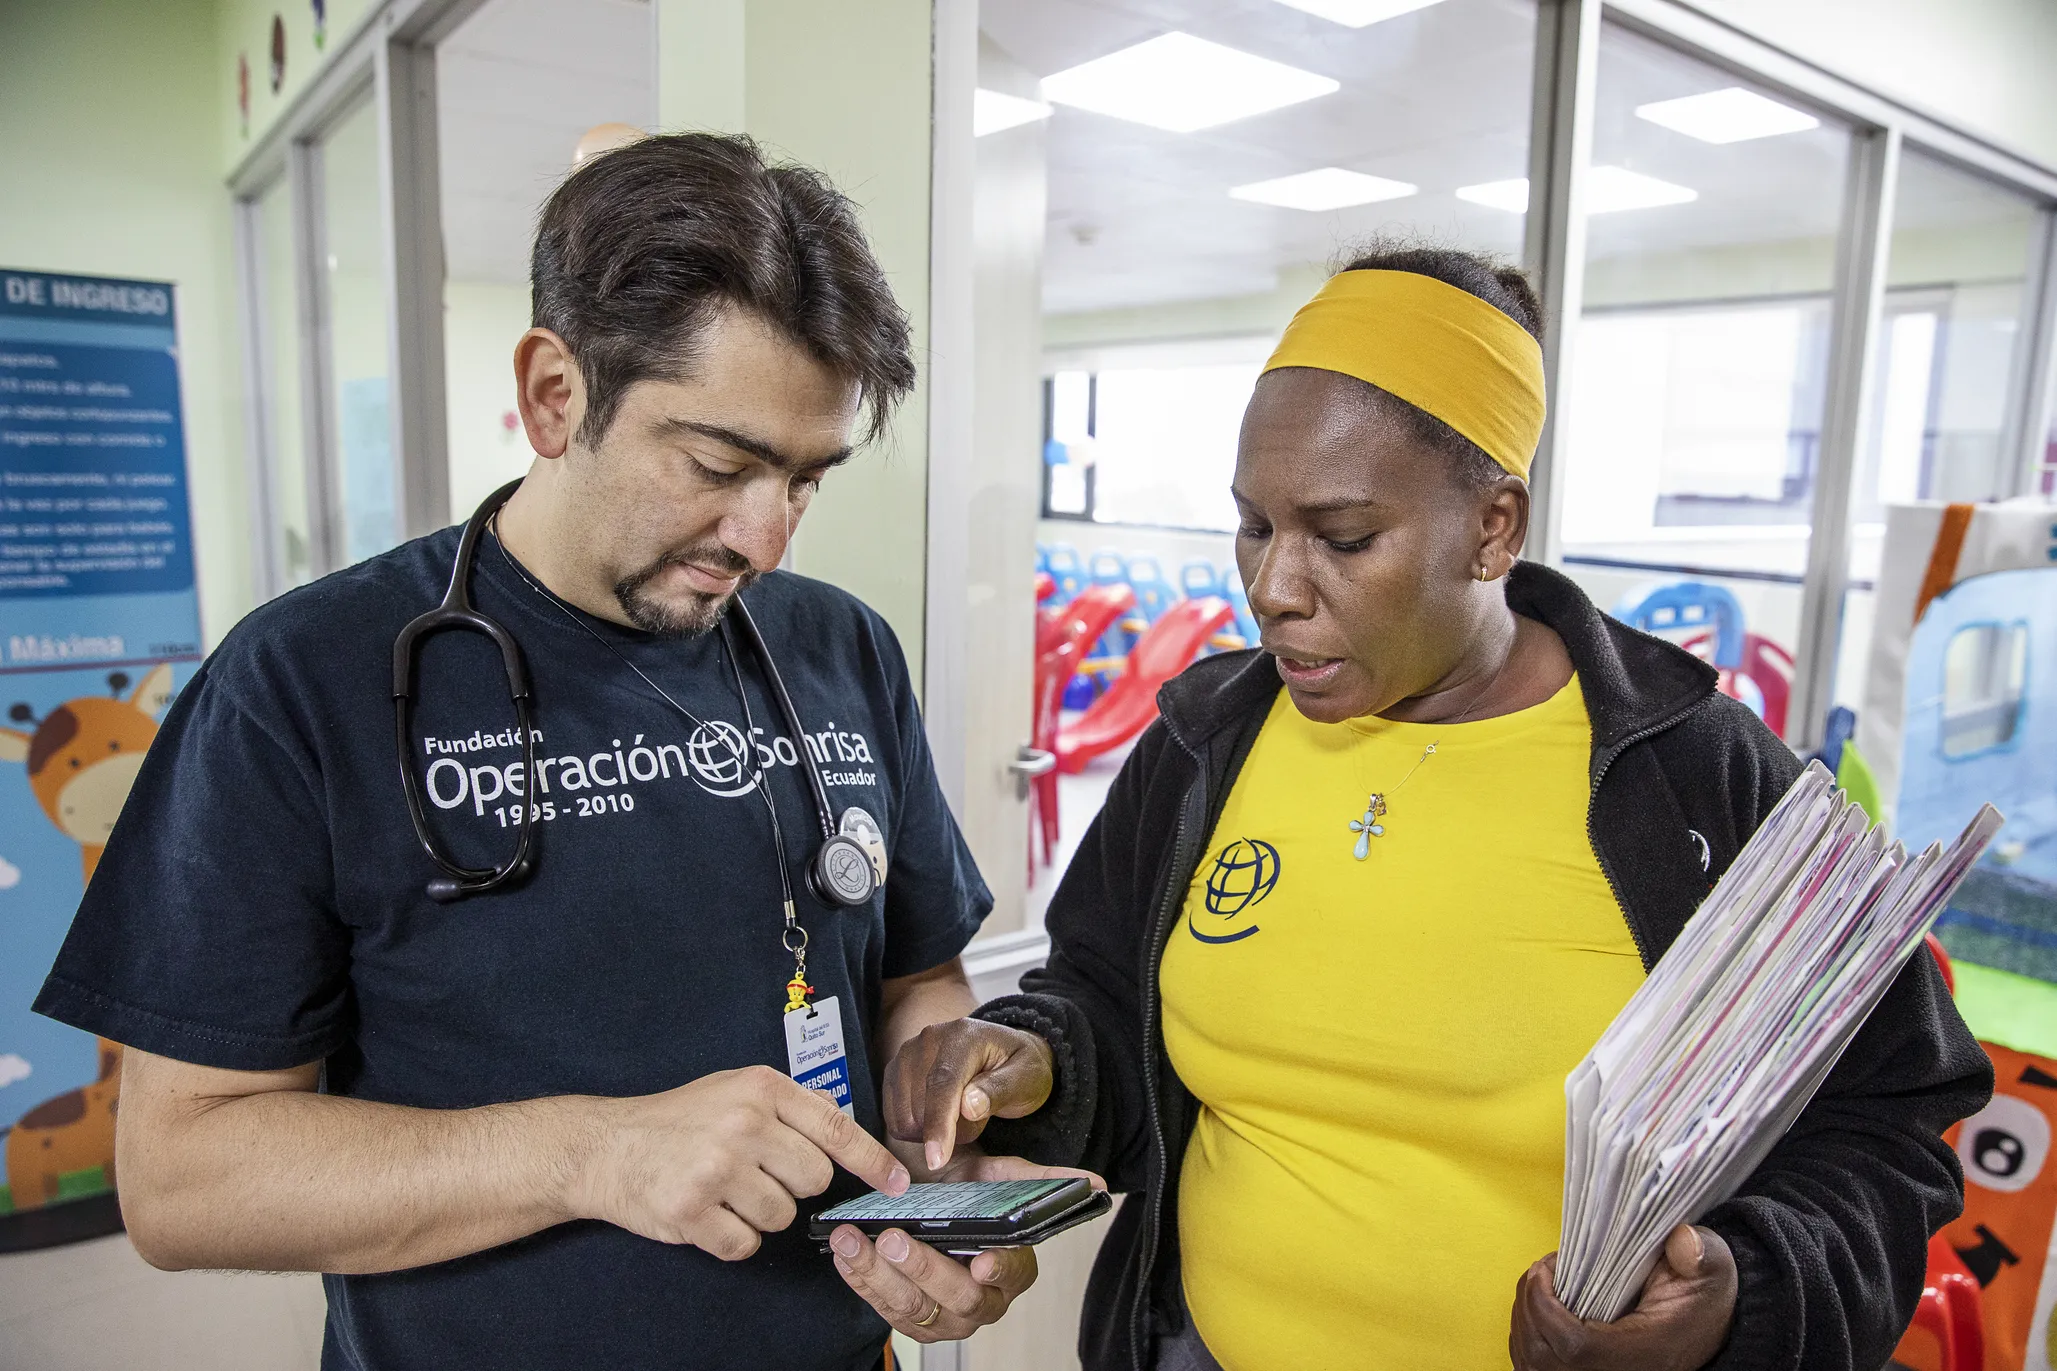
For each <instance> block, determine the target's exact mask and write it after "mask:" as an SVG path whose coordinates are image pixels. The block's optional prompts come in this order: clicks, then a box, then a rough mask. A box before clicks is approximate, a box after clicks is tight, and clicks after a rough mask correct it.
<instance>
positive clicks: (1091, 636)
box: [1036, 586, 1136, 691]
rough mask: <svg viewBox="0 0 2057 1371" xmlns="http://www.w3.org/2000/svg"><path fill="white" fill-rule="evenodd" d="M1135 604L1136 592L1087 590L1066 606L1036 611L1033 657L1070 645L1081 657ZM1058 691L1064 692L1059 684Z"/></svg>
mask: <svg viewBox="0 0 2057 1371" xmlns="http://www.w3.org/2000/svg"><path fill="white" fill-rule="evenodd" d="M1135 603H1136V592H1134V591H1133V590H1130V589H1129V588H1128V587H1127V586H1087V587H1086V588H1085V589H1084V590H1082V591H1080V592H1079V593H1078V595H1077V596H1076V597H1075V598H1074V599H1073V600H1072V601H1071V602H1070V603H1068V604H1062V605H1058V606H1056V607H1055V608H1053V609H1039V610H1037V611H1036V655H1037V656H1039V657H1040V656H1042V655H1043V654H1044V653H1046V652H1048V651H1049V650H1050V649H1051V648H1053V647H1055V646H1057V644H1059V643H1066V642H1069V643H1075V644H1077V645H1078V654H1079V656H1081V657H1083V656H1084V655H1085V653H1086V650H1087V649H1088V648H1090V647H1091V646H1092V645H1093V644H1094V643H1097V642H1099V641H1100V636H1101V635H1102V634H1104V633H1105V632H1107V630H1108V629H1109V628H1111V627H1113V625H1114V621H1115V620H1116V619H1119V618H1120V617H1121V616H1122V615H1124V614H1126V613H1128V612H1129V610H1131V609H1133V608H1134V607H1135ZM1066 679H1069V678H1068V677H1067V678H1066ZM1058 689H1059V690H1060V691H1061V690H1062V689H1063V683H1062V682H1060V683H1059V684H1058Z"/></svg>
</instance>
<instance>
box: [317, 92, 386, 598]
mask: <svg viewBox="0 0 2057 1371" xmlns="http://www.w3.org/2000/svg"><path fill="white" fill-rule="evenodd" d="M312 151H313V154H314V161H313V173H314V174H313V183H314V191H315V194H314V202H315V213H314V229H315V232H314V251H315V260H316V263H317V264H318V267H319V272H318V276H317V279H318V280H319V282H320V286H319V291H318V297H319V298H318V309H319V329H320V339H321V341H320V347H321V353H322V366H321V404H322V408H323V413H324V416H325V418H326V420H327V422H326V423H325V425H324V429H325V433H326V439H327V441H326V443H325V444H324V446H325V447H326V448H327V451H326V452H325V453H324V454H323V456H324V457H325V458H326V465H327V467H328V472H327V475H328V481H327V489H326V490H325V492H324V494H325V496H326V499H327V505H328V517H327V520H326V524H327V527H326V529H325V534H326V537H327V539H328V549H327V551H328V564H327V565H326V566H324V567H323V568H322V570H324V571H329V570H334V569H335V568H337V567H343V566H348V565H350V564H351V563H353V562H359V561H362V560H363V559H365V558H366V557H370V556H373V555H374V554H376V553H380V552H384V551H385V550H386V549H387V548H390V547H392V546H393V545H394V544H396V543H398V542H399V541H400V527H401V525H400V513H399V511H400V502H399V494H400V491H399V470H398V466H397V464H396V462H395V460H394V452H393V421H392V393H393V379H392V360H391V353H392V313H391V310H390V308H389V305H388V301H387V290H386V234H385V214H384V208H383V193H382V184H383V182H382V177H381V175H380V170H379V123H378V112H377V110H376V109H375V108H374V107H373V105H372V102H371V101H369V100H366V101H364V102H363V103H361V104H359V105H358V106H357V107H356V108H355V109H353V110H351V111H350V112H349V113H347V114H345V115H344V116H343V117H342V118H341V119H339V120H337V121H336V122H335V123H334V124H332V125H331V126H330V127H329V129H328V130H327V132H326V133H325V134H324V135H323V136H322V138H321V140H320V141H319V142H318V143H316V144H315V145H314V147H313V149H312Z"/></svg>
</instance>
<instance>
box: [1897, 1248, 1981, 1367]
mask: <svg viewBox="0 0 2057 1371" xmlns="http://www.w3.org/2000/svg"><path fill="white" fill-rule="evenodd" d="M1914 1327H1916V1328H1919V1329H1921V1330H1922V1331H1923V1332H1925V1333H1927V1334H1929V1335H1930V1336H1931V1337H1933V1338H1934V1339H1935V1340H1936V1344H1937V1346H1939V1347H1941V1348H1942V1349H1943V1371H1984V1367H1985V1364H1986V1330H1985V1313H1984V1308H1983V1300H1982V1297H1981V1296H1980V1294H1979V1288H1978V1279H1977V1278H1976V1277H1975V1276H1973V1275H1972V1274H1971V1272H1970V1271H1968V1270H1967V1269H1965V1265H1964V1259H1963V1258H1962V1257H1959V1256H1958V1255H1957V1253H1956V1252H1955V1251H1953V1250H1952V1249H1951V1247H1950V1244H1949V1243H1947V1242H1945V1241H1944V1240H1943V1235H1942V1234H1940V1233H1938V1234H1936V1235H1935V1236H1934V1237H1933V1238H1930V1239H1929V1240H1928V1275H1927V1276H1926V1277H1925V1278H1924V1279H1923V1281H1922V1286H1921V1299H1920V1300H1919V1301H1918V1302H1917V1303H1916V1304H1915V1306H1914Z"/></svg>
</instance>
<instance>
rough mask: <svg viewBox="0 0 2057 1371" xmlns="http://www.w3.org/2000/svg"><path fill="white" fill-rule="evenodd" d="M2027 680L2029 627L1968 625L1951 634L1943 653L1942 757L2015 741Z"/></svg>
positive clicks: (1957, 756)
mask: <svg viewBox="0 0 2057 1371" xmlns="http://www.w3.org/2000/svg"><path fill="white" fill-rule="evenodd" d="M2027 676H2028V625H2027V624H2025V623H2016V624H1966V625H1965V626H1964V627H1963V628H1960V629H1958V630H1957V631H1956V632H1955V633H1954V634H1952V635H1951V636H1950V645H1949V646H1948V647H1947V648H1945V649H1944V650H1943V729H1942V740H1943V755H1944V756H1945V757H1949V758H1952V759H1957V758H1963V757H1969V756H1972V755H1974V754H1976V753H1980V752H1989V751H1991V750H1993V749H1994V748H1999V747H2005V746H2006V745H2007V744H2008V743H2010V742H2012V741H2013V740H2014V732H2015V728H2016V726H2017V725H2018V724H2019V723H2020V722H2021V710H2022V699H2021V697H2022V687H2023V686H2024V685H2025V684H2026V682H2027Z"/></svg>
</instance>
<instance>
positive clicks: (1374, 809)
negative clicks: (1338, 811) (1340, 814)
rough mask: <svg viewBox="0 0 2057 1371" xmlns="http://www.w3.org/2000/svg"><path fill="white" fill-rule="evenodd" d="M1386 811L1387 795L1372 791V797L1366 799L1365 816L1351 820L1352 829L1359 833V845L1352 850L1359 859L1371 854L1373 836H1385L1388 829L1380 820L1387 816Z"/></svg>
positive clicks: (1361, 859)
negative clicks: (1383, 826)
mask: <svg viewBox="0 0 2057 1371" xmlns="http://www.w3.org/2000/svg"><path fill="white" fill-rule="evenodd" d="M1385 813H1386V797H1385V796H1383V795H1381V794H1379V793H1378V792H1377V791H1376V790H1374V791H1372V792H1371V798H1370V799H1369V800H1367V801H1365V804H1364V817H1363V818H1361V819H1352V820H1350V831H1351V832H1352V833H1355V834H1356V835H1357V846H1356V847H1355V848H1354V849H1352V852H1353V855H1355V856H1356V858H1357V860H1358V861H1360V862H1361V861H1363V860H1364V859H1365V858H1366V857H1369V856H1370V855H1371V840H1372V839H1373V838H1383V837H1384V836H1385V835H1386V830H1385V829H1384V828H1382V827H1380V826H1379V820H1380V819H1382V818H1384V817H1385Z"/></svg>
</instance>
